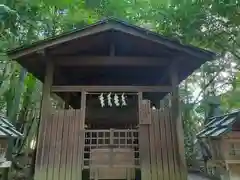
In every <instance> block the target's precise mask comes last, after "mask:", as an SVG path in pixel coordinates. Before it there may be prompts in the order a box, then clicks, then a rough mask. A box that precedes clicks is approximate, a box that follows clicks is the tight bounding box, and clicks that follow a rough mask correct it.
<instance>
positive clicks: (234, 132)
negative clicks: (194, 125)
mask: <svg viewBox="0 0 240 180" xmlns="http://www.w3.org/2000/svg"><path fill="white" fill-rule="evenodd" d="M197 138H198V141H199V142H201V146H200V147H201V148H202V149H203V148H204V147H205V148H208V149H209V153H210V158H209V159H208V161H207V163H206V166H207V168H206V169H207V170H208V171H209V173H212V174H213V175H215V176H219V177H220V178H221V180H238V179H240V111H239V110H238V111H235V112H232V113H228V114H223V115H219V116H214V117H211V118H209V123H207V124H206V125H205V126H204V128H203V129H202V130H201V131H200V132H199V133H198V134H197Z"/></svg>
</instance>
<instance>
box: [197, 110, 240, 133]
mask: <svg viewBox="0 0 240 180" xmlns="http://www.w3.org/2000/svg"><path fill="white" fill-rule="evenodd" d="M239 115H240V110H237V111H234V112H232V113H229V114H224V115H221V116H216V117H212V118H210V122H209V123H207V124H206V125H205V126H204V129H203V130H202V131H200V132H199V133H198V134H197V137H199V138H205V137H218V136H221V135H223V134H225V133H227V132H229V131H232V130H234V126H235V125H238V124H239V123H240V119H239ZM239 130H240V129H239Z"/></svg>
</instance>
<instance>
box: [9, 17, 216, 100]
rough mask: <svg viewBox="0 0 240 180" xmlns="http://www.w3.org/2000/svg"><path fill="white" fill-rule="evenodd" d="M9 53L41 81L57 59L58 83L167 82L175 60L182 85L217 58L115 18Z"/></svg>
mask: <svg viewBox="0 0 240 180" xmlns="http://www.w3.org/2000/svg"><path fill="white" fill-rule="evenodd" d="M7 53H8V55H9V57H10V58H11V59H13V60H16V61H17V62H18V63H20V64H21V65H22V66H23V67H24V68H26V69H27V70H28V71H29V72H30V73H32V74H33V75H34V76H35V77H37V78H38V79H39V80H41V81H42V82H43V81H44V75H45V69H46V63H47V61H48V60H49V59H51V60H53V61H54V62H56V64H57V66H56V67H55V71H54V80H53V85H96V86H97V85H100V86H104V85H112V86H114V85H116V86H121V85H131V86H132V85H135V86H138V85H139V86H144V85H146V86H152V85H159V86H161V85H163V86H164V85H169V84H171V80H170V73H169V71H170V66H171V65H172V64H173V63H175V64H176V65H177V66H178V71H179V72H178V76H179V77H178V78H179V79H178V83H180V82H181V81H182V80H184V79H186V78H187V77H188V76H189V75H190V74H192V73H193V71H195V70H196V69H198V68H199V67H200V66H201V65H202V64H204V63H205V62H206V61H210V60H213V59H214V58H215V54H214V53H213V52H210V51H208V50H204V49H200V48H197V47H194V46H191V45H185V44H182V43H181V42H180V41H178V40H176V39H172V38H169V37H164V36H163V35H160V34H158V33H155V32H152V31H149V30H147V29H144V28H141V27H138V26H135V25H132V24H129V23H127V22H124V21H121V20H118V19H114V18H109V19H105V20H102V21H99V22H97V23H95V24H92V25H89V26H86V27H84V28H82V29H77V30H74V31H71V32H68V33H64V34H61V35H58V36H55V37H52V38H48V39H45V40H42V41H38V42H35V43H32V44H31V45H29V46H22V47H19V48H16V49H13V50H10V51H8V52H7ZM70 62H71V63H72V66H69V65H68V66H65V65H66V64H68V63H70ZM165 94H166V93H165ZM165 94H164V93H161V94H159V96H158V99H159V98H161V97H163V96H164V95H165Z"/></svg>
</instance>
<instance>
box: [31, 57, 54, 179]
mask: <svg viewBox="0 0 240 180" xmlns="http://www.w3.org/2000/svg"><path fill="white" fill-rule="evenodd" d="M45 61H47V63H46V72H45V78H44V83H43V89H42V101H41V109H40V122H39V129H38V134H37V147H36V149H37V152H36V164H35V179H36V180H38V179H43V178H45V177H44V175H43V174H44V173H45V171H46V169H45V168H46V167H45V166H44V162H43V161H44V152H43V149H44V141H45V136H44V135H43V134H45V133H46V132H45V130H46V129H45V124H46V123H47V117H48V113H49V111H50V110H51V108H52V106H51V100H50V98H51V86H52V82H53V74H54V65H53V62H52V61H51V60H49V59H45ZM40 148H41V149H40Z"/></svg>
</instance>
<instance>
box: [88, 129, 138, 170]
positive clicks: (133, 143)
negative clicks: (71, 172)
mask: <svg viewBox="0 0 240 180" xmlns="http://www.w3.org/2000/svg"><path fill="white" fill-rule="evenodd" d="M100 148H131V149H132V150H133V151H134V161H135V163H134V164H135V166H136V167H137V166H138V165H139V147H138V130H136V129H130V130H128V129H110V130H107V129H106V130H85V146H84V168H85V169H88V168H89V163H90V160H91V151H92V150H93V149H100Z"/></svg>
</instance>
